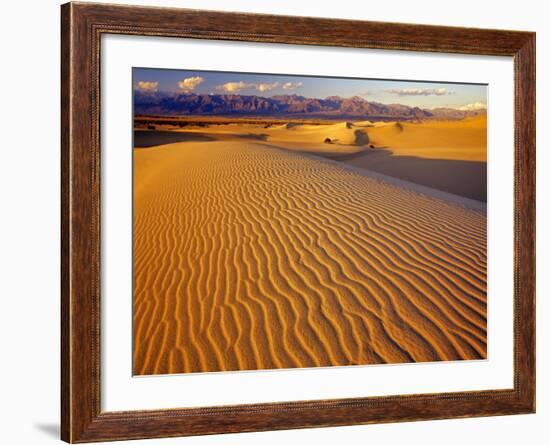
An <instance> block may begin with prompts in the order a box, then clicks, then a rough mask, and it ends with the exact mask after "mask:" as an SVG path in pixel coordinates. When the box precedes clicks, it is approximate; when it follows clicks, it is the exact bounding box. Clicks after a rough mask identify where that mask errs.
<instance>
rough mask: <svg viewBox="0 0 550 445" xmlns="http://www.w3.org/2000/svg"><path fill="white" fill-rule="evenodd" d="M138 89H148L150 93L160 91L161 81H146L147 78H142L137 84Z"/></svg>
mask: <svg viewBox="0 0 550 445" xmlns="http://www.w3.org/2000/svg"><path fill="white" fill-rule="evenodd" d="M137 86H138V89H140V90H141V91H147V92H150V93H156V92H157V91H158V87H159V83H158V82H152V81H146V80H140V81H139V82H138V84H137Z"/></svg>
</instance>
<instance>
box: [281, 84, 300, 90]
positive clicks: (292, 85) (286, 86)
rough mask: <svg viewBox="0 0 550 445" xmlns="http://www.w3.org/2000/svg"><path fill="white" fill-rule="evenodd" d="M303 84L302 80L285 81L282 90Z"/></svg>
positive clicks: (293, 88) (295, 87)
mask: <svg viewBox="0 0 550 445" xmlns="http://www.w3.org/2000/svg"><path fill="white" fill-rule="evenodd" d="M302 85H303V83H302V82H287V83H285V84H283V90H295V89H297V88H300V87H301V86H302Z"/></svg>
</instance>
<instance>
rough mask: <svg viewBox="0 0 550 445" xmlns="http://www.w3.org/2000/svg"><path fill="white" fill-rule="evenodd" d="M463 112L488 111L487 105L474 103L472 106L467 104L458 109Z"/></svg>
mask: <svg viewBox="0 0 550 445" xmlns="http://www.w3.org/2000/svg"><path fill="white" fill-rule="evenodd" d="M458 109H459V110H463V111H473V110H486V109H487V104H486V103H485V102H474V103H471V104H466V105H463V106H461V107H459V108H458Z"/></svg>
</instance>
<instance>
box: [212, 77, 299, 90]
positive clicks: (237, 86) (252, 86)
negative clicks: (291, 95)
mask: <svg viewBox="0 0 550 445" xmlns="http://www.w3.org/2000/svg"><path fill="white" fill-rule="evenodd" d="M285 85H289V87H288V88H285ZM296 85H297V84H293V83H292V82H287V83H286V84H284V85H281V83H280V82H271V83H246V82H243V81H242V80H241V81H240V82H227V83H224V84H221V85H218V86H216V88H215V89H216V91H223V92H225V93H238V92H239V91H241V90H257V91H259V92H260V93H263V92H265V91H271V90H274V89H276V88H279V87H281V86H282V88H284V89H289V88H290V87H296V88H297V87H298V86H299V85H298V86H296ZM300 85H301V83H300Z"/></svg>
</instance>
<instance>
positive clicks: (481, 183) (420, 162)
mask: <svg viewBox="0 0 550 445" xmlns="http://www.w3.org/2000/svg"><path fill="white" fill-rule="evenodd" d="M327 157H330V158H331V159H334V160H337V161H341V162H343V163H346V164H349V165H353V166H355V167H360V168H364V169H367V170H371V171H374V172H377V173H381V174H384V175H388V176H392V177H395V178H398V179H402V180H405V181H410V182H414V183H416V184H420V185H425V186H427V187H431V188H434V189H437V190H441V191H444V192H448V193H452V194H455V195H459V196H464V197H465V198H470V199H475V200H476V201H482V202H487V163H486V162H478V161H459V160H452V159H430V158H420V157H416V156H395V155H394V154H393V153H392V152H391V151H390V150H388V149H383V148H371V149H366V150H363V151H360V152H357V153H350V154H345V155H340V156H327Z"/></svg>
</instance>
